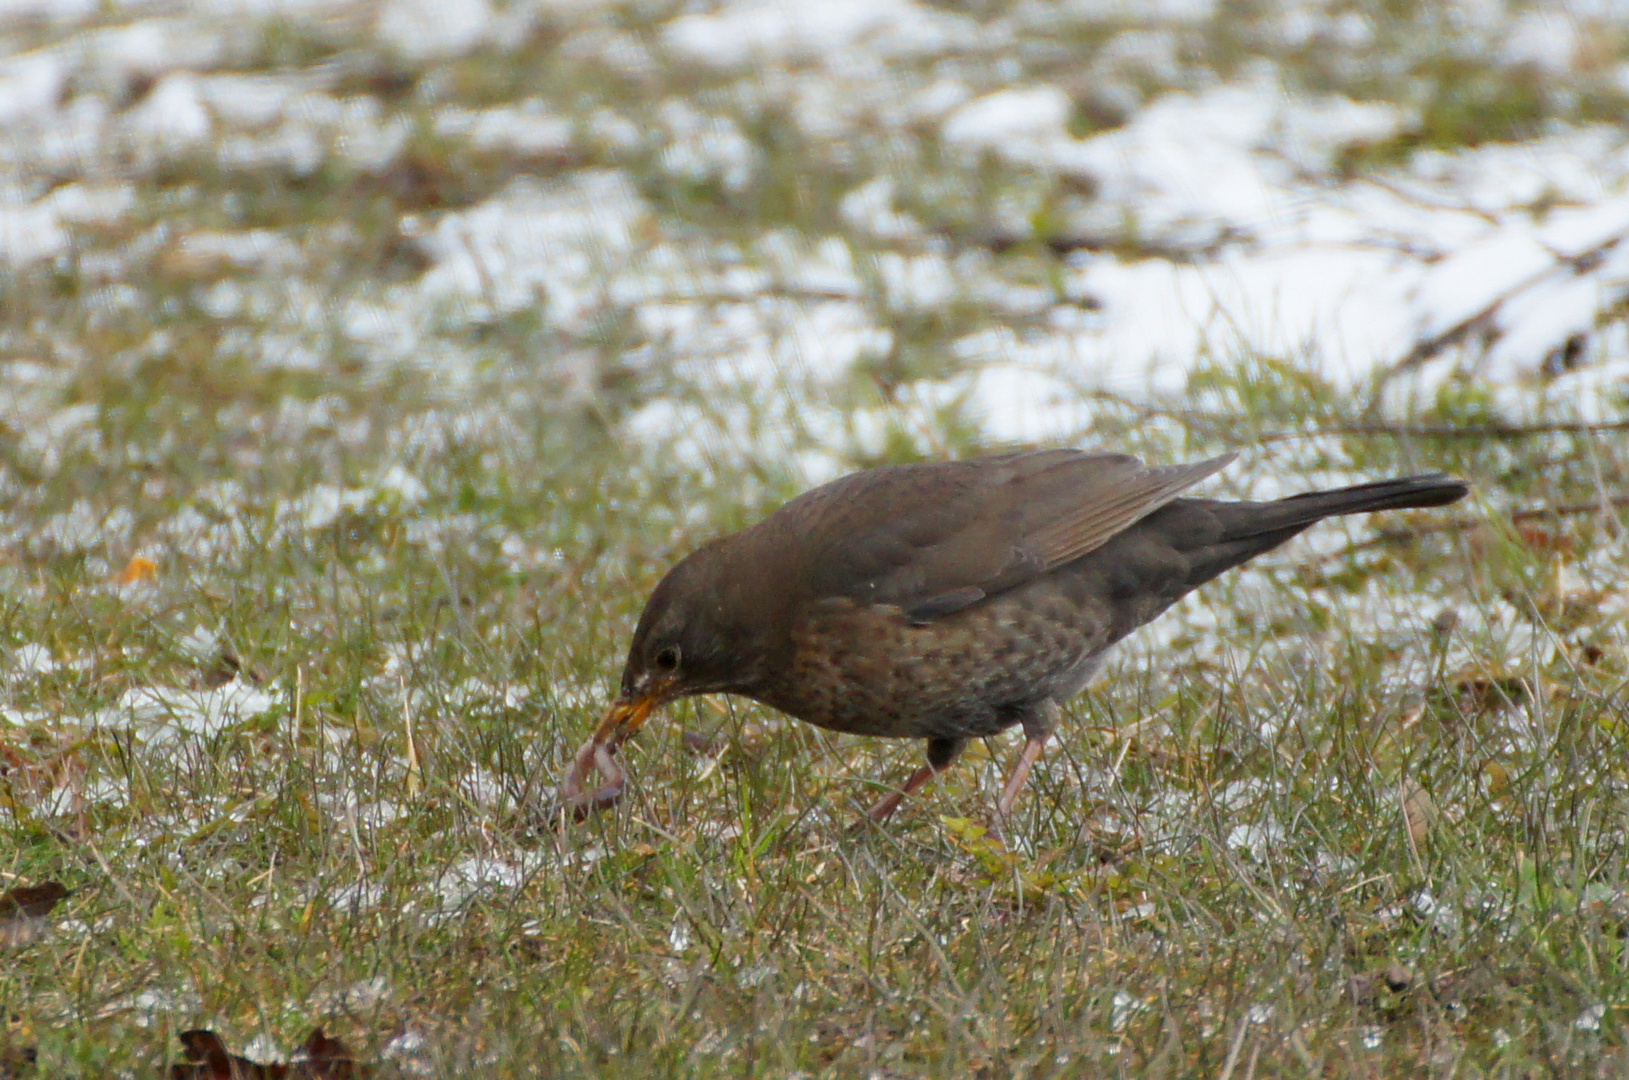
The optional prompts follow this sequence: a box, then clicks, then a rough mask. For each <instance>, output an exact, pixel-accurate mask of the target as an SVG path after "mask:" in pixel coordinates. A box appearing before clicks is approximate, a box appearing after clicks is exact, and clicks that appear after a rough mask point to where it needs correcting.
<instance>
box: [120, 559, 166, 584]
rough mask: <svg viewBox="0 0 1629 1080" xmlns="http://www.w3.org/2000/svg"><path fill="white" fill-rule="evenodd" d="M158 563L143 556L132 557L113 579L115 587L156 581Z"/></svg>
mask: <svg viewBox="0 0 1629 1080" xmlns="http://www.w3.org/2000/svg"><path fill="white" fill-rule="evenodd" d="M157 580H158V563H156V562H154V561H153V560H152V559H149V558H147V557H146V556H143V555H132V556H130V561H129V562H127V563H125V564H124V569H123V570H120V571H119V574H118V576H117V577H115V578H114V579H113V583H114V584H115V585H131V584H134V583H135V582H138V581H157Z"/></svg>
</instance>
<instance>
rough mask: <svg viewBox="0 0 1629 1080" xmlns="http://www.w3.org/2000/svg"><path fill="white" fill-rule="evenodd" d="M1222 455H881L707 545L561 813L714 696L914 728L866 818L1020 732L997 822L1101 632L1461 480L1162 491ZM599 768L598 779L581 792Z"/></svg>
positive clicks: (634, 669) (628, 675)
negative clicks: (647, 739)
mask: <svg viewBox="0 0 1629 1080" xmlns="http://www.w3.org/2000/svg"><path fill="white" fill-rule="evenodd" d="M1234 457H1235V455H1233V454H1226V455H1223V456H1222V457H1217V458H1212V459H1210V460H1209V461H1201V462H1198V463H1195V464H1191V465H1172V466H1166V467H1160V468H1150V467H1149V466H1146V465H1144V464H1143V463H1142V462H1140V461H1138V460H1137V459H1136V458H1133V457H1128V456H1126V455H1124V454H1105V453H1088V452H1086V451H1081V450H1036V451H1028V452H1023V453H1015V454H1002V455H1000V456H997V457H986V458H979V459H975V460H972V461H950V462H936V463H929V464H916V465H891V466H885V467H883V468H878V469H868V470H866V471H864V472H858V473H854V474H852V475H850V476H845V477H842V478H841V479H838V480H834V481H832V482H831V483H829V484H824V485H822V486H820V487H817V488H815V489H814V490H812V491H809V492H806V493H805V494H803V495H801V496H799V497H798V498H796V499H793V500H792V501H791V502H789V503H787V504H786V505H785V506H783V507H781V508H780V509H779V510H777V511H775V512H774V513H773V514H771V515H770V516H769V517H767V518H765V519H764V520H763V521H760V522H759V523H758V524H756V525H754V526H752V527H751V528H748V529H745V530H743V531H741V532H738V533H735V534H733V535H731V536H726V537H723V538H721V539H718V540H714V541H712V542H711V543H708V544H705V545H703V546H702V547H701V548H699V549H698V550H696V551H695V552H693V553H692V554H690V555H689V556H688V557H686V558H685V559H684V560H683V561H681V562H680V563H679V564H678V565H677V566H675V567H674V568H673V569H672V570H670V571H668V574H667V576H666V577H664V578H663V579H662V581H661V583H660V584H659V585H657V586H656V591H655V592H653V593H652V594H651V597H650V600H649V601H647V602H646V604H645V611H644V614H643V615H641V616H640V618H639V625H638V627H637V628H636V629H635V630H634V636H633V644H632V646H631V647H630V649H629V650H628V661H627V665H626V666H625V667H624V668H623V671H622V688H621V694H620V696H619V697H618V698H617V700H616V701H615V703H614V704H612V706H611V708H610V711H609V712H608V713H607V714H606V716H605V719H604V720H603V721H602V722H601V723H600V725H599V727H598V729H596V730H595V732H594V734H593V736H592V737H591V738H590V739H589V740H588V741H587V742H586V743H584V744H583V747H582V749H581V750H579V751H578V753H577V756H576V758H575V760H574V761H573V763H572V766H571V769H570V771H569V772H568V774H567V775H566V778H565V779H564V781H562V783H561V785H560V787H559V792H558V794H559V798H560V801H561V804H562V806H563V807H564V808H565V809H566V810H567V811H569V812H571V813H573V814H574V815H575V816H577V817H579V818H581V817H582V816H584V815H586V814H587V812H588V811H589V810H592V809H598V808H603V807H606V806H610V805H612V804H613V803H615V802H616V801H617V800H618V799H619V798H620V797H621V794H622V791H623V788H624V785H625V782H626V775H625V773H624V772H623V770H622V767H621V765H620V764H619V763H618V762H617V761H616V757H615V755H616V752H617V750H618V748H619V747H620V746H621V745H622V744H623V743H624V742H625V741H627V739H628V738H629V737H630V736H632V735H633V734H634V733H635V732H636V731H638V730H639V728H640V726H641V725H643V724H644V722H645V719H646V717H648V716H649V715H650V712H651V710H652V709H654V708H656V707H657V706H659V705H662V704H664V703H666V702H669V701H672V700H673V699H675V698H679V697H684V696H686V695H689V694H715V693H728V694H740V695H742V696H744V697H749V698H752V699H753V700H755V701H761V702H763V703H764V704H766V705H770V706H773V707H774V708H776V709H779V710H780V711H782V712H784V713H787V714H789V715H791V716H795V717H797V718H798V719H800V720H806V721H808V722H809V723H811V724H816V725H819V726H820V727H823V728H829V729H831V730H833V731H846V732H851V733H853V734H857V735H879V736H884V737H888V738H901V739H926V740H927V758H928V760H927V764H926V765H924V766H923V767H922V768H920V769H918V770H917V771H916V773H915V774H914V775H913V776H912V777H911V778H910V779H909V780H908V781H906V783H905V786H904V787H903V788H901V789H899V790H898V791H895V792H894V793H892V794H890V795H888V796H887V797H886V798H884V799H882V800H881V801H880V802H878V803H877V804H876V805H875V806H873V807H872V808H871V816H872V817H873V818H874V819H877V820H881V819H883V818H885V817H887V816H888V815H889V814H891V813H893V811H894V810H895V809H896V808H897V807H898V806H899V804H900V801H901V800H902V799H904V798H905V797H906V796H907V795H910V794H911V793H912V792H915V791H916V790H917V789H919V788H920V787H922V786H923V785H924V784H926V783H927V782H928V781H929V780H931V779H932V778H933V777H934V776H935V775H937V774H938V773H940V772H942V771H943V770H944V769H945V768H947V767H948V766H949V765H950V763H951V762H952V761H954V760H955V759H956V756H957V755H958V754H959V753H960V752H961V750H962V748H963V747H964V746H966V745H967V741H968V740H969V739H974V738H979V737H982V736H988V735H994V734H996V733H997V732H1000V731H1004V730H1006V729H1007V728H1009V727H1012V726H1014V725H1022V726H1023V729H1024V734H1025V736H1026V741H1025V744H1024V749H1023V752H1022V753H1021V754H1020V755H1019V758H1018V762H1017V764H1016V765H1015V766H1014V767H1013V770H1012V773H1011V774H1010V777H1009V779H1008V780H1007V784H1006V787H1005V788H1004V789H1003V791H1002V793H1001V798H1000V801H999V802H998V803H997V805H996V818H997V821H1000V820H1001V819H1002V818H1004V817H1005V816H1006V815H1007V813H1008V812H1009V811H1010V810H1011V809H1012V806H1013V803H1014V801H1015V800H1016V799H1017V797H1018V793H1019V791H1020V790H1021V789H1022V788H1023V786H1024V781H1025V778H1026V777H1028V775H1029V771H1030V769H1031V767H1033V766H1034V764H1035V762H1036V761H1038V760H1039V759H1040V757H1041V752H1042V750H1043V749H1044V748H1045V746H1046V742H1047V739H1048V738H1050V737H1051V735H1052V731H1053V728H1054V726H1055V725H1056V723H1057V717H1058V706H1059V704H1060V703H1061V702H1063V701H1066V700H1067V699H1069V698H1070V697H1072V696H1073V695H1074V694H1075V693H1076V692H1077V691H1079V690H1080V688H1081V687H1082V686H1083V685H1084V684H1085V682H1086V680H1087V679H1088V678H1090V677H1091V675H1092V672H1093V671H1095V670H1096V669H1097V667H1098V665H1099V663H1100V662H1101V661H1102V658H1103V654H1104V653H1105V652H1106V651H1107V650H1108V648H1109V646H1111V645H1113V644H1114V643H1115V642H1117V641H1119V640H1120V639H1121V638H1123V637H1125V636H1126V635H1127V634H1129V633H1131V631H1133V630H1135V629H1136V628H1137V627H1139V626H1141V625H1143V624H1144V623H1146V622H1148V621H1149V620H1150V619H1152V618H1154V617H1155V616H1156V615H1158V614H1159V613H1160V612H1162V611H1164V610H1165V609H1166V608H1168V607H1170V606H1171V605H1172V604H1173V603H1175V602H1176V601H1177V600H1178V599H1179V598H1181V597H1182V596H1183V595H1184V594H1186V593H1188V592H1189V591H1191V590H1193V589H1196V588H1198V587H1199V586H1200V585H1203V584H1204V583H1205V582H1207V581H1209V580H1210V579H1211V578H1213V577H1215V576H1216V575H1218V574H1220V573H1221V572H1222V571H1224V570H1227V569H1229V568H1230V567H1234V566H1238V565H1239V564H1240V563H1242V562H1245V561H1246V560H1248V559H1252V558H1254V557H1255V556H1257V555H1260V554H1261V553H1262V552H1264V551H1269V550H1271V549H1273V548H1275V547H1277V546H1278V545H1280V544H1282V543H1284V542H1285V541H1286V540H1288V539H1290V538H1291V537H1292V536H1295V535H1296V534H1297V533H1299V532H1301V531H1302V530H1303V529H1305V528H1307V527H1308V526H1310V525H1312V524H1313V523H1314V522H1317V521H1320V520H1322V519H1323V518H1326V517H1330V516H1333V515H1336V514H1355V513H1361V512H1364V511H1369V510H1395V509H1401V508H1408V507H1426V506H1441V505H1443V504H1445V503H1451V502H1453V501H1455V500H1456V499H1459V498H1461V497H1463V496H1464V495H1465V494H1466V491H1467V488H1466V485H1465V484H1464V482H1463V481H1460V480H1456V479H1453V478H1452V477H1448V476H1444V475H1442V474H1440V473H1433V474H1430V475H1426V476H1411V477H1405V478H1402V479H1397V480H1382V481H1379V482H1376V483H1370V484H1359V485H1357V486H1355V487H1346V488H1340V489H1337V490H1334V491H1317V492H1309V493H1307V494H1304V495H1296V496H1292V497H1290V498H1287V499H1278V500H1276V501H1272V502H1221V501H1218V500H1215V499H1193V498H1181V497H1180V495H1181V493H1182V492H1183V491H1185V490H1187V489H1188V488H1189V487H1191V486H1192V485H1194V484H1196V483H1198V482H1199V481H1201V480H1203V479H1204V478H1205V477H1207V476H1210V475H1211V474H1212V473H1214V472H1216V471H1217V470H1219V469H1221V468H1222V467H1223V466H1225V465H1227V464H1228V463H1229V462H1231V461H1232V460H1233V458H1234ZM595 770H597V771H598V772H599V773H600V774H601V778H602V783H601V784H600V786H599V787H598V788H597V789H595V790H591V791H590V790H585V787H584V782H585V780H586V779H587V777H588V776H589V774H590V772H592V771H595Z"/></svg>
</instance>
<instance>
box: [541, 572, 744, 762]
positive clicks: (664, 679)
mask: <svg viewBox="0 0 1629 1080" xmlns="http://www.w3.org/2000/svg"><path fill="white" fill-rule="evenodd" d="M727 543H728V541H727V540H715V541H713V542H712V543H710V544H707V545H706V546H704V547H701V548H699V549H697V550H696V551H694V552H692V553H691V554H690V555H689V556H687V557H686V558H685V559H684V560H683V561H681V562H680V563H679V564H678V565H677V566H675V567H673V569H672V570H669V571H668V573H667V576H666V577H664V578H663V579H662V581H661V583H660V584H659V585H657V586H656V590H655V591H654V592H653V593H651V596H650V599H649V600H648V601H646V603H645V611H644V614H642V615H641V616H640V617H639V625H638V627H636V628H635V630H634V636H633V644H632V645H631V646H629V648H628V659H627V662H626V663H625V664H624V665H623V668H622V683H621V687H620V690H619V693H618V694H617V699H616V700H615V701H614V702H612V703H611V707H610V709H609V710H607V712H606V714H605V718H604V719H603V720H601V721H600V724H599V727H598V728H596V729H595V731H594V734H593V736H592V737H591V738H590V739H589V741H588V743H586V744H584V748H583V750H582V751H579V754H578V759H577V760H578V763H577V765H575V766H574V767H573V771H572V773H571V774H570V776H569V777H568V778H567V787H568V790H569V791H571V792H576V791H578V790H580V785H581V780H582V774H583V773H584V772H585V770H586V769H587V768H588V767H589V766H590V765H591V764H593V763H595V762H598V761H600V755H601V752H602V751H603V752H604V753H605V754H615V753H616V751H617V749H618V748H619V747H621V746H622V744H623V743H625V742H627V741H628V740H629V739H630V738H632V737H633V735H634V734H635V733H636V732H637V731H638V730H639V729H640V728H641V727H643V726H644V724H645V721H646V720H647V719H649V717H650V714H651V713H652V712H653V711H654V710H656V709H657V708H658V707H660V706H662V705H665V704H666V703H668V702H670V701H672V700H674V699H675V698H681V697H686V696H688V695H690V694H708V693H719V692H724V691H736V692H750V690H751V689H752V686H753V684H754V681H755V679H756V677H757V675H758V668H759V665H758V663H757V657H756V650H755V649H754V648H753V641H752V634H751V632H750V630H748V629H747V628H745V627H743V626H742V620H741V618H740V611H739V605H740V604H741V601H742V587H741V586H742V583H741V582H739V581H736V580H732V578H731V576H730V571H729V568H728V566H727V565H726V564H727V560H725V559H723V558H722V557H721V556H722V553H723V549H724V548H725V546H726V544H727ZM600 768H601V771H602V772H604V771H605V768H604V766H603V765H602V766H600Z"/></svg>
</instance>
